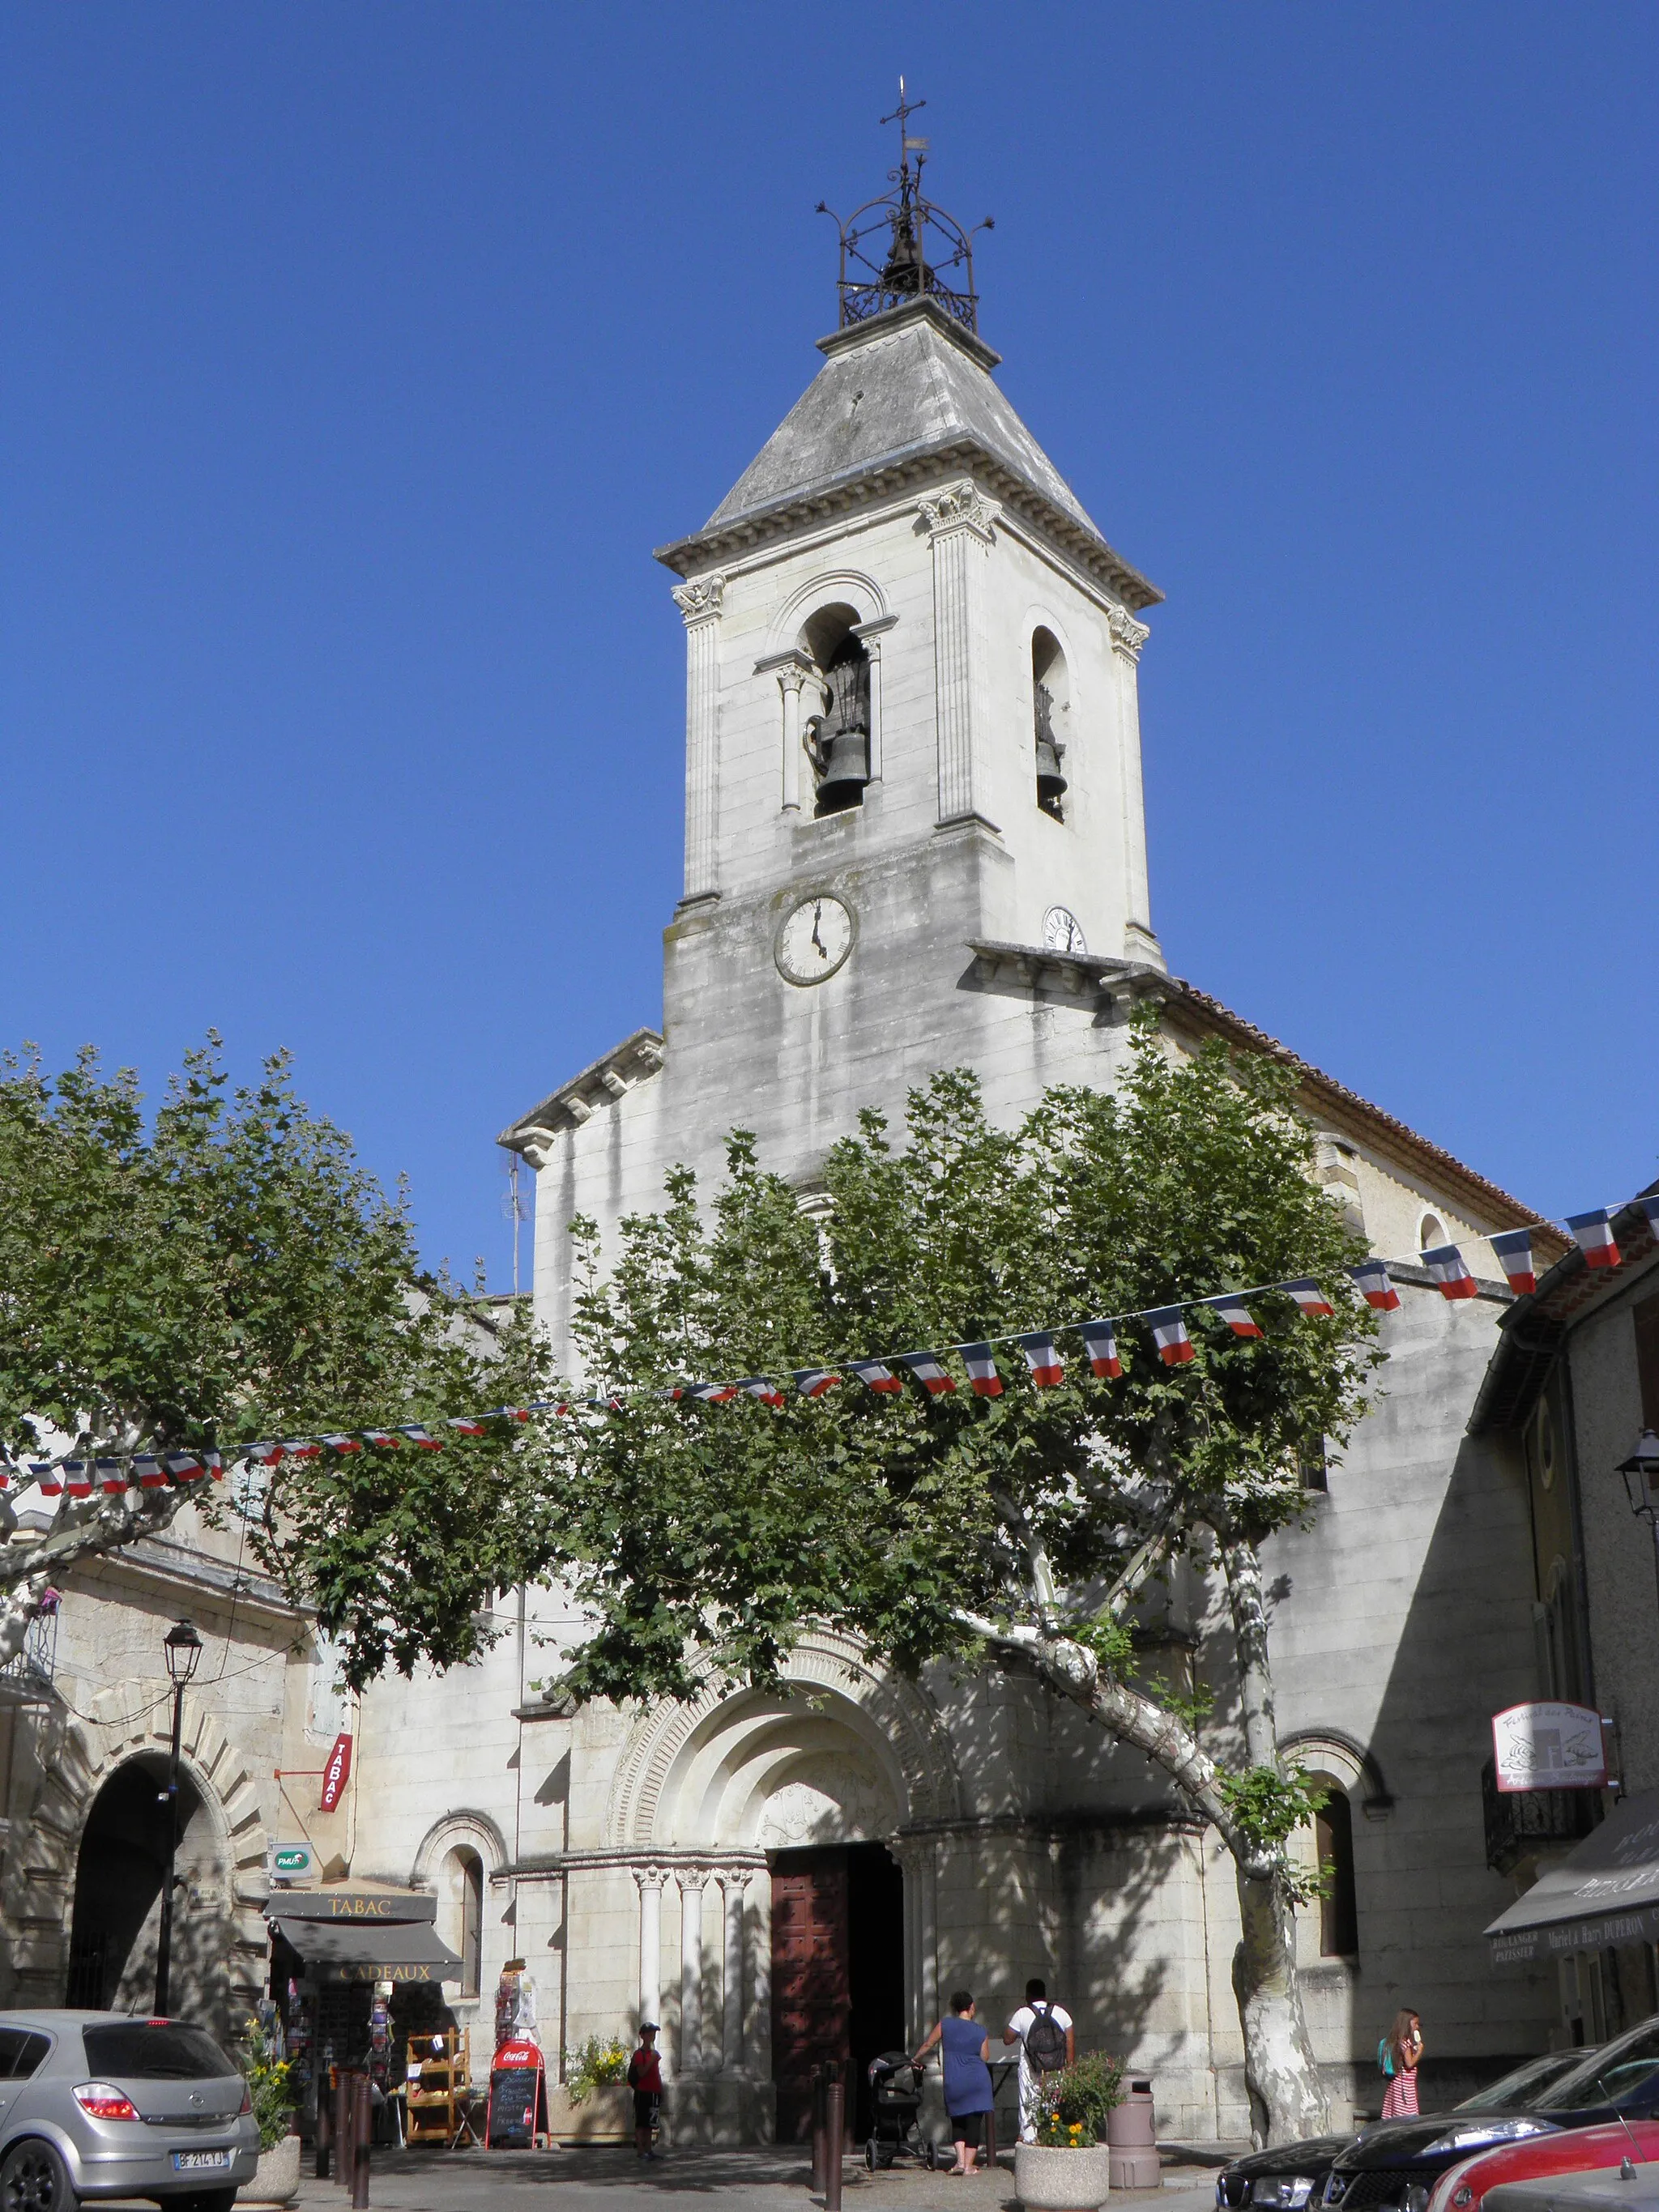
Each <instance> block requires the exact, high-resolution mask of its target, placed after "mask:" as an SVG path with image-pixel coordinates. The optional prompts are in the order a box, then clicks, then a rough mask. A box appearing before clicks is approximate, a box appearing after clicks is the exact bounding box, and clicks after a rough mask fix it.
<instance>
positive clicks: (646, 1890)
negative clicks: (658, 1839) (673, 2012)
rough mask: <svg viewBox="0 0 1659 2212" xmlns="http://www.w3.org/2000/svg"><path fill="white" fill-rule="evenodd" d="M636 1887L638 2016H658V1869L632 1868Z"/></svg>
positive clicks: (658, 2017) (646, 2017)
mask: <svg viewBox="0 0 1659 2212" xmlns="http://www.w3.org/2000/svg"><path fill="white" fill-rule="evenodd" d="M634 1879H635V1881H636V1882H637V1883H638V1884H639V1887H640V2019H641V2021H647V2020H654V2021H659V2022H660V2021H661V2019H662V1871H661V1869H660V1868H658V1867H635V1869H634Z"/></svg>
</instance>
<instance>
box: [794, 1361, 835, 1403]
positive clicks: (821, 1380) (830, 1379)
mask: <svg viewBox="0 0 1659 2212" xmlns="http://www.w3.org/2000/svg"><path fill="white" fill-rule="evenodd" d="M794 1379H795V1388H796V1389H797V1390H799V1392H800V1395H801V1396H802V1397H803V1398H821V1397H823V1394H824V1392H825V1391H826V1390H833V1389H835V1387H836V1383H839V1382H840V1380H841V1377H840V1376H839V1375H837V1374H836V1370H835V1369H834V1368H833V1367H798V1368H797V1369H796V1370H795V1378H794Z"/></svg>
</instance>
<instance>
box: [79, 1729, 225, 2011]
mask: <svg viewBox="0 0 1659 2212" xmlns="http://www.w3.org/2000/svg"><path fill="white" fill-rule="evenodd" d="M166 1790H167V1765H166V1762H165V1760H164V1759H160V1758H157V1757H155V1756H154V1755H153V1754H149V1755H141V1756H139V1757H137V1758H136V1759H126V1760H125V1761H124V1762H123V1763H122V1764H121V1765H118V1767H117V1768H116V1769H115V1771H114V1772H113V1773H112V1774H111V1775H110V1777H109V1778H108V1779H107V1780H106V1782H105V1783H104V1784H103V1786H102V1787H101V1788H100V1790H99V1791H98V1793H97V1795H96V1796H95V1797H94V1799H93V1801H92V1806H91V1809H90V1811H89V1812H88V1815H87V1820H86V1825H85V1826H84V1827H83V1828H82V1832H81V1842H80V1848H79V1850H78V1851H77V1852H76V1868H75V1902H74V1907H73V1913H72V1917H71V1920H70V1954H69V1968H68V1973H67V1975H66V1978H65V1982H66V1987H65V1994H64V2002H66V2003H68V2004H71V2005H80V2006H86V2007H88V2008H91V2009H94V2010H100V2011H101V2010H105V2009H108V2008H114V2009H116V2010H119V2011H131V2010H138V2011H142V2010H143V2009H144V2008H146V2007H147V2006H149V2004H150V2003H151V2002H153V1999H154V1996H155V1950H156V1939H157V1935H158V1931H159V1927H160V1921H161V1882H162V1879H163V1875H164V1872H165V1869H166V1865H167V1820H168V1817H169V1808H168V1806H167V1798H166ZM177 1819H178V1822H179V1844H178V1851H177V1855H176V1858H175V1861H174V1868H175V1877H176V1881H177V1887H176V1888H175V1890H174V1893H173V1973H172V1996H171V2000H170V2004H171V2009H173V2011H175V2012H179V2013H186V2012H187V2013H189V2014H191V2015H194V2016H203V2015H217V2014H218V2013H220V2012H222V2010H223V2009H224V2007H225V2005H226V2003H227V2002H228V1994H229V1990H228V1961H229V1954H230V1948H231V1944H232V1942H233V1941H234V1930H233V1929H231V1927H230V1925H229V1917H228V1912H227V1911H226V1909H225V1907H226V1879H225V1877H226V1867H225V1861H224V1851H223V1849H222V1838H221V1834H220V1824H219V1822H218V1820H217V1819H216V1814H215V1808H213V1807H212V1806H211V1805H210V1802H208V1799H207V1797H206V1796H204V1792H203V1790H201V1788H200V1787H199V1786H198V1784H197V1781H196V1780H195V1778H194V1777H193V1776H192V1775H191V1773H190V1772H189V1771H188V1770H187V1769H181V1770H180V1773H179V1801H178V1811H177Z"/></svg>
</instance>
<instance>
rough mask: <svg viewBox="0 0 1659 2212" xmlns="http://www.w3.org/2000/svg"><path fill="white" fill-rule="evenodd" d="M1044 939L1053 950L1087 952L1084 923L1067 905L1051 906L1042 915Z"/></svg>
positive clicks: (1050, 949)
mask: <svg viewBox="0 0 1659 2212" xmlns="http://www.w3.org/2000/svg"><path fill="white" fill-rule="evenodd" d="M1042 941H1043V943H1044V944H1045V945H1047V946H1048V950H1049V951H1051V952H1086V951H1088V950H1089V948H1088V946H1087V945H1086V944H1085V942H1084V938H1083V925H1082V923H1081V922H1080V921H1079V920H1078V918H1077V916H1076V915H1074V914H1073V912H1072V909H1071V908H1070V907H1067V906H1051V907H1050V908H1049V909H1048V913H1047V914H1045V915H1043V917H1042Z"/></svg>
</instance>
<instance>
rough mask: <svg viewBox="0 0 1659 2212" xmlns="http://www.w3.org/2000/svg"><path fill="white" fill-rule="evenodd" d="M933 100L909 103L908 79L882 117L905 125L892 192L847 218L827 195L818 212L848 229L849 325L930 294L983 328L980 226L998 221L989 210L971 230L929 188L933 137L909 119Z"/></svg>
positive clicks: (844, 245) (844, 280)
mask: <svg viewBox="0 0 1659 2212" xmlns="http://www.w3.org/2000/svg"><path fill="white" fill-rule="evenodd" d="M926 105H927V102H926V101H925V100H917V101H915V102H914V103H913V104H911V105H909V106H907V105H906V104H905V100H904V82H903V79H902V78H901V79H900V81H899V107H898V112H897V113H896V115H891V116H887V117H884V118H883V119H884V121H886V122H889V123H892V122H896V123H897V125H898V126H899V166H898V167H897V168H896V169H890V170H889V171H888V173H887V179H888V183H889V185H890V187H891V189H890V191H885V192H884V193H882V194H881V196H880V197H878V198H877V199H873V200H866V202H865V204H864V205H863V206H862V207H860V208H855V209H854V211H853V213H852V214H851V215H850V216H848V217H847V218H846V220H845V221H843V220H842V217H841V216H838V215H837V214H836V211H835V210H834V209H833V208H832V207H829V206H828V205H826V204H825V203H824V202H823V200H820V201H819V202H818V205H817V212H818V213H819V214H820V215H827V216H829V217H830V219H831V220H832V221H833V222H834V223H835V225H836V228H837V230H838V231H839V232H840V233H841V275H840V279H839V283H838V285H837V289H838V291H839V293H840V297H841V327H842V330H846V329H847V328H848V325H851V324H854V323H867V322H868V321H869V320H870V319H871V317H872V315H881V314H885V313H886V312H887V310H888V309H889V308H890V307H902V306H903V305H904V304H905V302H906V301H909V300H916V299H921V298H922V297H924V296H925V297H926V298H927V299H930V300H937V301H938V302H939V306H940V307H943V308H944V310H945V313H946V314H947V315H949V316H950V317H951V320H952V321H953V322H957V323H960V324H961V325H963V329H964V330H969V331H973V332H974V333H975V335H977V334H978V331H979V295H978V294H977V293H976V292H975V289H974V246H973V240H974V236H975V232H977V231H981V230H992V229H994V228H995V227H996V226H995V224H994V222H993V221H992V219H991V217H990V216H987V217H986V218H985V220H984V222H979V223H975V225H974V228H973V229H972V230H964V229H963V227H962V225H961V224H960V223H959V222H957V219H956V217H955V216H952V215H947V214H946V213H945V210H944V209H943V208H942V207H939V206H938V205H936V204H935V203H934V202H933V201H932V200H930V199H929V198H928V197H927V195H926V194H925V193H924V192H923V191H922V189H921V172H922V167H923V165H924V163H925V162H926V161H927V140H926V139H925V138H912V137H909V136H908V134H907V130H906V125H907V123H908V118H909V117H910V116H911V115H913V114H914V113H915V112H916V110H917V109H918V108H920V107H924V106H926ZM913 159H914V166H913ZM958 272H959V273H958Z"/></svg>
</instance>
